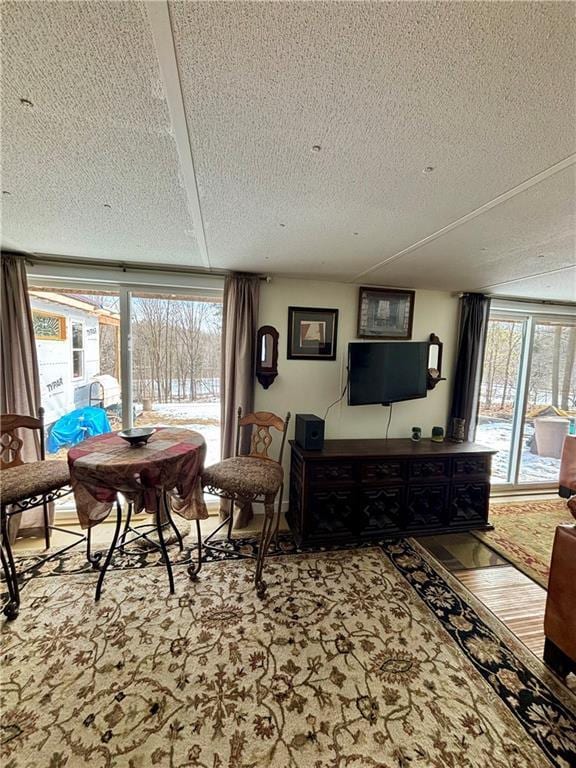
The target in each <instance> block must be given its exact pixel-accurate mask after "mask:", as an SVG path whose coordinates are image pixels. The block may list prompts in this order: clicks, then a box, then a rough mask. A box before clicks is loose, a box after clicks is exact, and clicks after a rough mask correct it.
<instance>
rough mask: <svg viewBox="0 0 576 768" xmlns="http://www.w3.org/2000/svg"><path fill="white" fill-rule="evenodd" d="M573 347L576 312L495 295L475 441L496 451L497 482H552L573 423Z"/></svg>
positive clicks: (575, 377)
mask: <svg viewBox="0 0 576 768" xmlns="http://www.w3.org/2000/svg"><path fill="white" fill-rule="evenodd" d="M575 350H576V318H575V317H574V315H569V314H563V313H562V309H561V308H559V309H558V310H557V311H556V313H552V314H551V309H550V308H540V309H539V311H538V309H534V308H533V307H532V306H530V305H528V304H526V305H522V306H519V307H518V309H516V308H515V307H514V305H511V306H510V305H508V306H506V305H505V304H504V302H500V303H496V306H494V302H493V309H492V311H491V313H490V320H489V322H488V333H487V338H486V353H485V357H484V369H483V378H482V386H481V390H480V403H479V414H478V415H479V418H478V429H477V431H476V440H477V441H478V442H479V443H483V444H484V445H488V446H490V447H491V448H494V449H496V450H497V451H498V453H497V454H496V455H495V456H494V459H493V462H492V481H493V482H494V483H500V484H502V485H508V486H512V487H525V486H526V485H543V486H546V485H550V486H554V485H557V483H558V474H559V469H560V456H561V453H562V443H563V441H564V436H565V435H566V434H568V433H569V432H573V431H574V430H575V429H576V355H575Z"/></svg>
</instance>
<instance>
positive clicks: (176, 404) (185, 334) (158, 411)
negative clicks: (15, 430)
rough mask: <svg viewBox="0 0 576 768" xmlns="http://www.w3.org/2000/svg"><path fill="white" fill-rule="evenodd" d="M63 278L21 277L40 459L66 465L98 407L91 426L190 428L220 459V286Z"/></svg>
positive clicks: (78, 275) (54, 273) (141, 278)
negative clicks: (42, 437)
mask: <svg viewBox="0 0 576 768" xmlns="http://www.w3.org/2000/svg"><path fill="white" fill-rule="evenodd" d="M64 271H65V273H66V275H63V274H62V273H61V272H60V270H59V269H56V268H53V267H49V266H44V265H42V266H33V267H31V268H30V269H29V270H28V272H29V274H28V282H29V296H30V303H31V308H32V313H33V321H34V332H35V341H36V350H37V354H38V363H39V373H40V384H41V397H42V406H43V407H44V410H45V422H46V438H47V446H46V448H47V458H48V459H51V458H52V459H62V458H65V457H66V452H67V448H68V447H69V443H67V440H69V439H71V440H75V439H77V437H78V434H79V430H82V428H83V426H84V425H85V423H86V422H85V419H87V418H89V417H90V415H91V413H92V416H94V414H93V412H90V411H87V410H86V409H90V408H98V409H101V410H102V411H103V412H104V415H105V419H104V421H103V426H102V424H101V417H102V416H103V414H99V413H98V414H96V416H98V419H97V422H98V426H97V427H96V428H97V429H99V428H101V427H102V428H108V425H109V427H110V428H112V429H119V428H121V427H122V426H124V427H129V426H142V425H150V424H154V425H160V426H168V425H170V426H182V427H188V428H190V429H195V430H197V431H199V432H201V433H202V434H203V435H204V437H205V439H206V442H207V448H208V453H207V462H208V463H212V462H215V461H218V460H219V459H220V337H221V326H222V290H223V280H221V279H219V278H216V279H214V278H210V279H208V278H204V277H203V276H199V277H198V278H195V277H194V276H191V275H186V276H183V275H177V276H170V275H169V274H165V273H163V274H162V275H161V276H160V275H155V274H154V273H153V272H149V271H148V272H142V273H141V274H138V275H133V274H132V273H128V275H125V274H123V275H118V274H117V273H114V272H111V273H110V274H107V273H106V271H105V270H100V269H94V270H90V269H88V268H83V269H82V270H75V269H74V268H69V267H68V268H66V269H65V270H64ZM118 278H120V280H122V279H123V280H126V282H125V284H122V283H120V282H119V281H118ZM171 280H172V282H173V284H172V285H171V284H170V281H171ZM70 498H71V497H70ZM70 498H67V499H65V500H63V502H62V504H63V506H62V509H61V510H60V511H61V512H62V511H64V512H65V511H66V504H68V506H69V505H70V503H71V502H70ZM57 511H58V510H57Z"/></svg>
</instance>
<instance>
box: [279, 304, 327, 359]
mask: <svg viewBox="0 0 576 768" xmlns="http://www.w3.org/2000/svg"><path fill="white" fill-rule="evenodd" d="M337 333H338V310H337V309H314V308H310V307H288V360H336V339H337Z"/></svg>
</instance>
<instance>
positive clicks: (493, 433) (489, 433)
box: [476, 417, 560, 483]
mask: <svg viewBox="0 0 576 768" xmlns="http://www.w3.org/2000/svg"><path fill="white" fill-rule="evenodd" d="M533 435H534V427H533V426H532V424H529V423H528V422H526V425H525V428H524V437H523V440H522V443H523V444H522V460H521V465H520V482H521V483H555V482H557V481H558V474H559V472H560V460H559V459H553V458H550V457H548V456H538V454H537V453H532V451H531V448H530V445H531V442H532V437H533ZM511 437H512V422H511V421H505V420H504V419H497V420H491V421H483V419H482V417H481V418H480V423H479V424H478V428H477V430H476V442H477V443H481V444H482V445H486V446H488V447H489V448H493V449H494V450H497V451H498V453H497V454H496V455H495V456H493V458H492V482H493V483H505V482H506V481H507V476H506V475H507V471H508V458H509V454H510V440H511Z"/></svg>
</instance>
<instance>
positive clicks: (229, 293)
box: [220, 275, 260, 528]
mask: <svg viewBox="0 0 576 768" xmlns="http://www.w3.org/2000/svg"><path fill="white" fill-rule="evenodd" d="M259 295H260V279H259V278H258V277H253V276H246V275H229V276H228V277H226V280H225V282H224V298H223V314H222V372H221V378H220V401H221V402H220V408H221V437H222V458H223V459H227V458H229V457H230V456H233V455H234V443H235V438H236V422H237V411H238V407H239V406H242V411H243V412H244V413H249V412H251V411H252V410H253V409H254V372H255V360H256V355H255V344H256V332H257V330H258V301H259ZM243 433H246V434H242V435H241V442H240V452H241V453H247V452H249V450H250V435H249V434H247V433H248V430H243ZM228 509H229V502H222V506H221V510H220V514H221V516H222V517H225V516H226V515H227V514H228ZM252 517H253V512H252V505H251V504H246V505H243V506H242V507H241V508H239V510H238V512H237V514H236V519H235V523H234V527H235V528H244V527H246V525H248V523H249V521H250V520H251V519H252Z"/></svg>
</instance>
